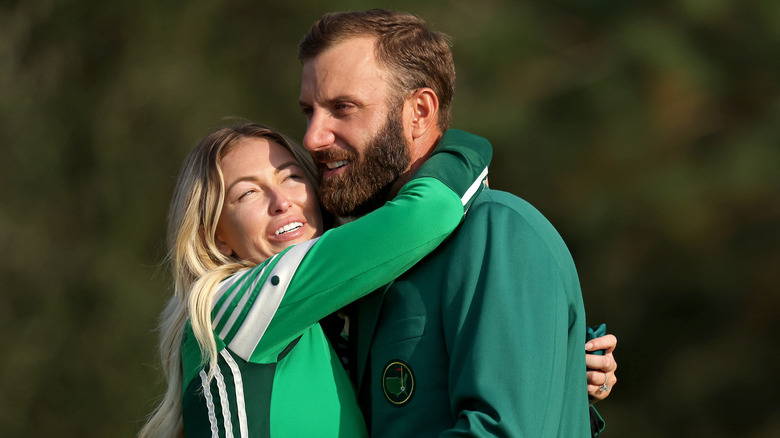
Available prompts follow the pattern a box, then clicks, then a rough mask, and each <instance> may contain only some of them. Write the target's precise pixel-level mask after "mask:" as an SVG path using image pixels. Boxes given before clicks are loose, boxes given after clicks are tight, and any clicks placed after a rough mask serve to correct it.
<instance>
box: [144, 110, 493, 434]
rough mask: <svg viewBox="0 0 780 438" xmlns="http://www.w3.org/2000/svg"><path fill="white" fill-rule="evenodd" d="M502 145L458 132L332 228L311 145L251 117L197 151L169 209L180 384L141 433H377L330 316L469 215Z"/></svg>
mask: <svg viewBox="0 0 780 438" xmlns="http://www.w3.org/2000/svg"><path fill="white" fill-rule="evenodd" d="M491 153H492V152H491V148H490V145H489V143H488V142H487V141H486V140H484V139H481V138H479V137H476V136H473V135H471V134H467V133H465V132H462V131H454V130H451V131H448V132H447V133H446V134H445V136H444V137H443V138H442V139H441V141H440V142H439V145H438V146H437V148H436V150H435V151H434V154H433V155H432V156H431V158H430V159H428V161H427V162H426V163H425V164H424V165H423V167H422V168H421V169H420V170H419V171H418V172H417V173H416V174H415V176H414V177H413V179H412V180H411V181H409V182H408V183H407V184H406V185H405V186H404V187H403V188H402V189H401V190H400V192H399V193H398V195H397V196H396V197H395V198H394V199H393V200H392V201H390V202H388V203H387V204H386V205H385V206H384V207H381V208H380V209H378V210H376V211H375V212H372V213H370V214H368V215H366V216H364V217H362V218H360V219H357V220H355V221H353V222H351V223H349V224H347V225H344V226H341V227H339V228H335V229H331V230H328V231H325V228H326V226H325V225H324V223H323V215H322V212H321V210H320V207H319V203H318V201H317V197H316V189H315V182H314V181H315V178H314V166H313V164H312V162H311V159H310V157H309V155H308V154H307V153H306V152H305V151H302V150H301V149H299V148H298V147H297V146H296V145H295V144H294V143H293V142H292V141H291V140H290V139H288V138H287V137H285V136H284V135H282V134H280V133H278V132H275V131H273V130H271V129H269V128H266V127H263V126H261V125H257V124H254V123H245V124H241V125H238V126H235V127H232V128H223V129H220V130H217V131H215V132H213V133H212V134H210V135H208V136H207V137H206V138H204V139H203V140H202V141H201V142H200V143H199V144H198V145H197V146H196V148H195V149H194V150H193V151H192V152H191V153H190V155H189V156H188V157H187V159H186V161H185V163H184V165H183V168H182V171H181V174H180V177H179V180H178V184H177V187H176V190H175V193H174V198H173V201H172V204H171V208H170V215H169V237H168V246H169V257H170V263H171V266H172V270H173V277H174V296H173V297H172V298H171V300H170V302H169V303H168V306H167V307H166V309H165V311H164V312H163V315H162V320H163V322H162V326H161V342H160V353H161V357H162V362H163V369H164V371H165V373H166V378H167V381H168V389H167V392H166V394H165V396H164V399H163V401H162V402H161V404H160V405H159V407H158V408H157V410H156V411H155V412H154V414H153V415H152V417H151V419H150V420H149V422H148V423H147V424H146V425H145V427H144V428H143V430H142V431H141V436H144V437H146V436H153V437H157V436H182V435H183V434H185V433H186V436H187V437H188V438H192V437H200V436H208V437H212V436H214V437H216V436H219V437H222V436H237V437H238V436H241V437H247V436H252V437H261V436H274V437H284V436H289V437H302V436H317V437H330V436H347V437H352V436H366V435H367V433H366V428H365V424H364V422H363V418H362V416H361V413H360V410H359V409H358V406H357V403H356V400H355V395H354V393H353V389H352V386H351V384H350V382H349V380H348V378H347V376H346V373H345V371H344V369H343V368H342V366H341V364H340V362H339V360H338V358H337V357H336V355H335V354H334V352H333V349H332V347H331V346H330V344H329V343H328V342H327V339H326V338H325V336H324V334H323V331H322V329H321V327H320V325H319V323H318V321H319V320H320V319H322V318H323V317H325V316H327V315H328V314H330V313H332V312H335V311H336V310H338V309H340V308H341V307H343V306H345V305H346V304H348V303H350V302H352V301H354V300H356V299H358V298H360V297H362V296H363V295H366V294H367V293H369V292H371V291H372V290H374V289H376V288H378V287H380V286H381V285H383V284H386V283H388V282H389V281H391V280H392V279H393V278H395V277H397V276H398V275H400V274H401V273H403V272H404V271H406V270H407V269H409V268H410V267H411V266H412V265H414V264H415V263H416V262H417V261H419V260H420V259H422V258H423V257H424V256H425V255H427V254H428V253H429V252H431V251H432V250H434V249H435V248H436V246H437V245H438V244H439V243H441V242H442V241H443V240H444V239H445V238H446V237H447V236H448V235H449V234H450V233H451V232H452V231H453V230H454V229H455V227H456V226H457V225H458V223H459V222H460V220H461V219H462V217H463V215H464V212H465V210H466V208H467V206H468V205H469V202H470V201H471V199H472V198H473V196H474V194H475V193H478V192H479V190H480V189H481V187H482V186H483V181H484V179H485V177H486V174H487V165H488V164H489V161H490V157H491Z"/></svg>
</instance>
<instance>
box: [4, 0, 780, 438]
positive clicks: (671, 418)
mask: <svg viewBox="0 0 780 438" xmlns="http://www.w3.org/2000/svg"><path fill="white" fill-rule="evenodd" d="M268 3H270V4H263V3H261V2H245V1H238V0H227V1H221V2H218V1H210V0H194V1H190V2H184V1H175V0H174V1H169V2H158V1H150V0H136V1H126V0H117V1H113V2H99V1H94V0H75V1H66V0H28V1H24V2H22V1H13V0H11V1H6V2H3V3H2V4H0V29H3V30H2V32H0V126H1V127H2V129H0V145H1V146H0V147H1V148H2V151H3V155H4V158H3V159H2V160H0V245H2V247H3V248H4V251H3V252H2V253H0V276H1V277H0V287H2V297H3V301H4V303H3V305H2V306H0V328H1V329H2V334H3V336H2V338H1V339H2V340H0V343H1V344H0V346H1V347H2V351H4V352H5V354H4V358H5V359H4V360H3V363H4V365H3V366H2V367H0V394H3V397H1V398H0V430H2V434H3V436H9V437H15V436H19V437H21V436H73V437H76V436H79V437H83V436H95V437H103V436H132V435H133V434H134V433H135V432H136V431H137V430H138V428H139V427H140V424H141V423H142V421H143V417H144V416H145V415H146V414H147V413H148V412H149V411H150V409H151V407H152V405H153V403H154V400H155V397H157V396H159V395H160V394H161V392H162V387H161V377H160V374H159V370H158V368H157V358H156V334H155V333H154V328H155V325H156V318H157V314H158V312H159V311H160V310H161V307H162V304H163V302H164V300H165V299H166V297H167V296H168V294H169V293H170V291H169V288H168V283H169V279H168V276H167V272H166V270H165V266H164V263H163V259H164V255H165V254H164V244H163V238H164V221H165V216H166V208H167V203H168V201H169V197H170V193H171V190H172V187H173V184H174V179H175V176H176V174H177V172H178V168H179V165H180V163H181V161H182V159H183V158H184V155H185V154H186V153H187V152H188V151H189V149H190V148H191V147H193V146H194V144H195V143H196V142H197V140H198V139H199V138H200V137H201V136H203V135H204V134H205V133H206V132H208V131H209V130H210V129H211V128H213V127H215V126H218V125H222V124H224V123H225V121H224V120H223V118H224V117H225V116H240V117H246V118H249V119H253V120H257V121H261V122H263V123H266V124H269V125H271V126H274V127H277V128H279V129H281V130H282V131H284V132H287V133H289V134H291V135H292V136H294V137H296V138H301V136H302V133H303V130H304V128H305V126H304V124H305V120H304V118H303V117H302V116H301V115H300V110H299V109H298V104H297V96H298V91H299V90H298V87H299V79H300V65H299V63H298V61H297V59H296V45H297V43H298V40H299V39H300V37H301V36H302V35H303V34H304V33H305V32H306V30H307V29H308V27H309V26H310V25H311V23H312V22H313V21H314V20H315V19H316V18H318V17H319V16H320V15H321V14H322V13H323V12H326V11H328V10H345V9H362V8H365V7H366V4H365V3H364V2H358V1H336V2H333V3H331V4H330V5H328V6H324V5H320V4H319V2H315V1H299V2H293V1H291V2H268ZM382 6H383V7H387V8H391V9H403V10H408V11H411V12H415V13H417V14H419V15H421V16H422V17H424V18H425V19H426V20H427V21H428V22H429V23H431V24H432V25H433V26H434V27H435V28H437V29H440V30H443V31H445V32H447V33H449V34H450V35H452V36H453V37H454V52H455V56H456V64H457V68H458V75H459V76H458V87H457V94H456V100H455V111H454V126H455V127H458V128H462V129H467V130H471V131H474V132H476V133H479V134H482V135H484V136H486V137H488V138H490V140H491V141H492V142H493V144H494V146H495V148H496V152H495V155H496V157H495V160H494V165H493V166H492V172H491V185H492V186H493V187H494V188H500V189H504V190H507V191H510V192H513V193H515V194H517V195H519V196H521V197H523V198H525V199H527V200H529V201H530V202H532V203H533V204H535V205H536V206H537V207H538V208H539V209H540V210H541V211H542V212H543V213H545V214H546V215H547V216H548V217H549V218H550V219H551V220H552V222H553V223H554V224H555V225H556V226H557V227H558V229H559V230H560V231H561V234H562V235H563V236H564V239H565V240H566V241H567V242H568V243H569V245H570V248H571V250H572V253H573V254H574V257H575V261H576V262H577V264H578V267H579V271H580V275H581V281H582V285H583V291H584V295H585V300H586V307H587V310H588V314H589V320H590V321H591V322H592V323H597V322H602V321H606V322H607V323H608V326H609V329H610V331H611V332H613V333H615V334H617V335H618V337H619V340H620V344H619V347H618V350H617V354H616V356H617V358H618V361H619V364H620V369H619V372H618V377H619V379H620V382H619V384H618V386H617V389H616V391H615V392H614V394H613V395H612V396H611V397H610V399H609V400H608V401H606V402H604V403H602V404H601V405H600V410H601V411H602V413H603V414H604V416H605V417H606V419H607V422H608V429H607V433H606V436H607V437H621V436H631V437H656V436H690V437H700V436H707V437H731V436H744V437H770V436H778V435H780V409H779V408H780V402H778V400H777V397H776V396H775V394H776V393H777V392H778V390H780V383H779V380H780V379H779V378H778V373H777V369H778V368H780V359H779V358H778V355H777V353H776V351H777V346H778V343H777V341H776V339H775V338H776V336H777V334H778V333H780V318H778V314H780V297H779V296H778V294H777V290H778V286H777V285H778V284H780V269H779V268H780V251H778V248H780V172H778V170H777V168H778V164H780V147H779V146H780V144H779V143H780V124H779V123H778V121H780V82H779V81H778V78H780V56H778V55H780V3H777V2H771V1H762V0H743V1H736V0H682V1H654V2H642V1H638V2H622V1H615V0H591V1H560V0H559V1H522V2H518V1H516V0H484V1H481V2H470V1H466V0H450V1H442V2H437V3H436V4H428V5H425V6H423V5H420V4H419V2H413V1H395V2H385V3H384V4H382Z"/></svg>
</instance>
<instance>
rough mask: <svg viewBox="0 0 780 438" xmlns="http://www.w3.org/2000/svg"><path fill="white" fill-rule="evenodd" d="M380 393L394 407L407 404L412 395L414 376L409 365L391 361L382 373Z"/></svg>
mask: <svg viewBox="0 0 780 438" xmlns="http://www.w3.org/2000/svg"><path fill="white" fill-rule="evenodd" d="M382 391H384V393H385V398H386V399H387V401H389V402H390V403H392V404H393V405H394V406H403V405H405V404H407V403H409V400H410V399H411V398H412V395H413V394H414V374H413V373H412V369H411V368H410V367H409V365H408V364H407V363H406V362H404V361H402V360H400V359H396V360H392V361H390V363H388V364H387V366H385V371H384V372H383V373H382Z"/></svg>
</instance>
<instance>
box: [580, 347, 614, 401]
mask: <svg viewBox="0 0 780 438" xmlns="http://www.w3.org/2000/svg"><path fill="white" fill-rule="evenodd" d="M616 346H617V338H616V337H615V336H614V335H606V336H602V337H600V338H595V339H591V340H590V341H588V342H586V343H585V351H586V352H590V351H597V350H605V351H604V354H603V355H596V354H587V353H586V354H585V366H586V367H587V368H588V371H587V380H588V398H589V399H590V403H591V404H594V403H596V402H598V401H601V400H604V399H605V398H607V397H608V396H609V394H610V393H611V392H612V388H614V387H615V384H616V383H617V376H615V371H616V370H617V362H616V361H615V357H614V356H613V354H612V352H613V351H614V350H615V347H616Z"/></svg>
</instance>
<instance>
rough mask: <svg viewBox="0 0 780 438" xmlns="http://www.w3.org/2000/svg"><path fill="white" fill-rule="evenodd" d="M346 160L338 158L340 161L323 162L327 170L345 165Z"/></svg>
mask: <svg viewBox="0 0 780 438" xmlns="http://www.w3.org/2000/svg"><path fill="white" fill-rule="evenodd" d="M347 163H348V161H346V160H340V161H329V162H327V163H324V164H325V167H327V168H328V170H333V169H338V168H339V167H342V166H345V165H347Z"/></svg>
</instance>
